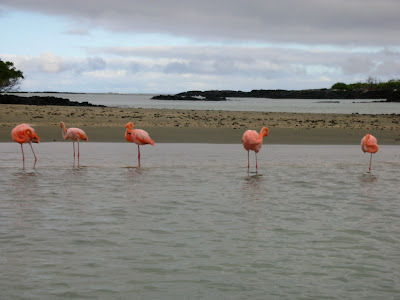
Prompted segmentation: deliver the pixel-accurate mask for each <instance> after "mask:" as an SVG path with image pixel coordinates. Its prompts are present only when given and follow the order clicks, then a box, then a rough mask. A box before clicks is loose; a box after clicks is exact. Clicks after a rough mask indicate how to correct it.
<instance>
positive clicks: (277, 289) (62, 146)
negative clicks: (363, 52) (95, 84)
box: [0, 142, 400, 299]
mask: <svg viewBox="0 0 400 300" xmlns="http://www.w3.org/2000/svg"><path fill="white" fill-rule="evenodd" d="M34 149H35V151H36V154H37V156H38V162H37V165H36V168H35V169H34V168H33V157H32V154H31V151H30V149H29V148H28V147H25V155H26V162H25V169H23V168H22V161H21V153H20V147H19V145H18V144H15V143H0V172H1V177H0V191H1V193H0V299H65V298H66V299H398V298H399V295H400V243H399V242H400V194H399V186H400V185H399V178H400V147H399V146H381V148H380V151H379V152H378V153H377V154H374V156H373V160H372V172H371V173H369V172H367V171H368V165H369V154H363V153H362V152H361V149H360V146H358V145H346V146H342V145H333V146H322V145H267V144H264V146H263V149H262V150H261V152H260V153H259V156H258V163H259V170H258V174H256V173H254V171H255V170H254V154H253V153H252V155H251V172H250V173H247V152H246V151H245V150H244V149H243V147H242V146H241V145H240V144H238V145H215V144H212V145H211V144H156V145H155V146H154V147H151V146H145V147H142V148H141V149H142V151H141V154H142V158H141V159H142V166H141V168H137V167H136V166H137V148H136V147H135V145H132V144H128V143H81V147H80V149H81V159H80V163H81V166H80V167H78V166H77V165H75V166H74V165H73V158H72V145H71V143H67V142H63V143H41V144H38V145H36V144H35V145H34Z"/></svg>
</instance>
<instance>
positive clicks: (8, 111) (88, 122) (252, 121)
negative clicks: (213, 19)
mask: <svg viewBox="0 0 400 300" xmlns="http://www.w3.org/2000/svg"><path fill="white" fill-rule="evenodd" d="M60 121H64V122H65V124H66V125H67V127H79V128H82V129H83V130H84V131H85V132H86V133H87V135H88V136H89V141H91V142H124V141H125V139H124V132H125V127H124V126H125V124H126V123H127V122H133V123H134V125H135V128H141V129H144V130H146V131H148V132H149V134H150V136H151V137H152V138H153V139H154V141H155V142H156V143H240V141H241V137H242V135H243V132H244V131H245V130H247V129H254V130H257V131H259V130H260V129H261V127H263V126H267V127H268V128H269V129H270V135H269V136H268V137H267V138H266V140H265V143H277V144H278V143H279V144H359V143H360V141H361V138H362V137H363V136H364V135H365V134H366V133H371V134H373V135H375V136H376V137H377V139H378V142H379V143H380V144H393V145H396V144H400V115H396V114H391V115H360V114H348V115H346V114H304V113H271V112H243V111H235V112H232V111H213V110H168V109H138V108H112V107H105V108H103V107H70V106H33V105H8V104H2V105H0V142H10V141H11V137H10V132H11V129H12V128H13V127H14V126H15V125H17V124H20V123H28V124H32V125H34V126H35V129H36V131H37V133H38V134H39V136H40V137H41V138H42V141H43V142H51V141H62V137H61V128H60V127H59V122H60Z"/></svg>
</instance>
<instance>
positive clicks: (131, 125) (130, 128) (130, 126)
mask: <svg viewBox="0 0 400 300" xmlns="http://www.w3.org/2000/svg"><path fill="white" fill-rule="evenodd" d="M125 128H126V129H127V130H132V129H133V123H132V122H128V123H126V125H125Z"/></svg>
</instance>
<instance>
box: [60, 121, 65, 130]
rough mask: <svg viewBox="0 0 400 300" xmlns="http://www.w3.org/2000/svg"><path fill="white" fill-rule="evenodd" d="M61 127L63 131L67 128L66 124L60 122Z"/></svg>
mask: <svg viewBox="0 0 400 300" xmlns="http://www.w3.org/2000/svg"><path fill="white" fill-rule="evenodd" d="M60 127H61V128H63V129H64V128H65V124H64V122H63V121H61V122H60Z"/></svg>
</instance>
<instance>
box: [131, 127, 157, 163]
mask: <svg viewBox="0 0 400 300" xmlns="http://www.w3.org/2000/svg"><path fill="white" fill-rule="evenodd" d="M125 128H126V131H125V139H126V140H127V141H128V142H130V143H135V144H136V145H138V161H139V167H140V147H139V146H143V145H147V144H150V145H152V146H154V141H153V140H152V139H151V138H150V136H149V134H148V133H147V132H146V131H144V130H142V129H133V123H132V122H129V123H126V125H125Z"/></svg>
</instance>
